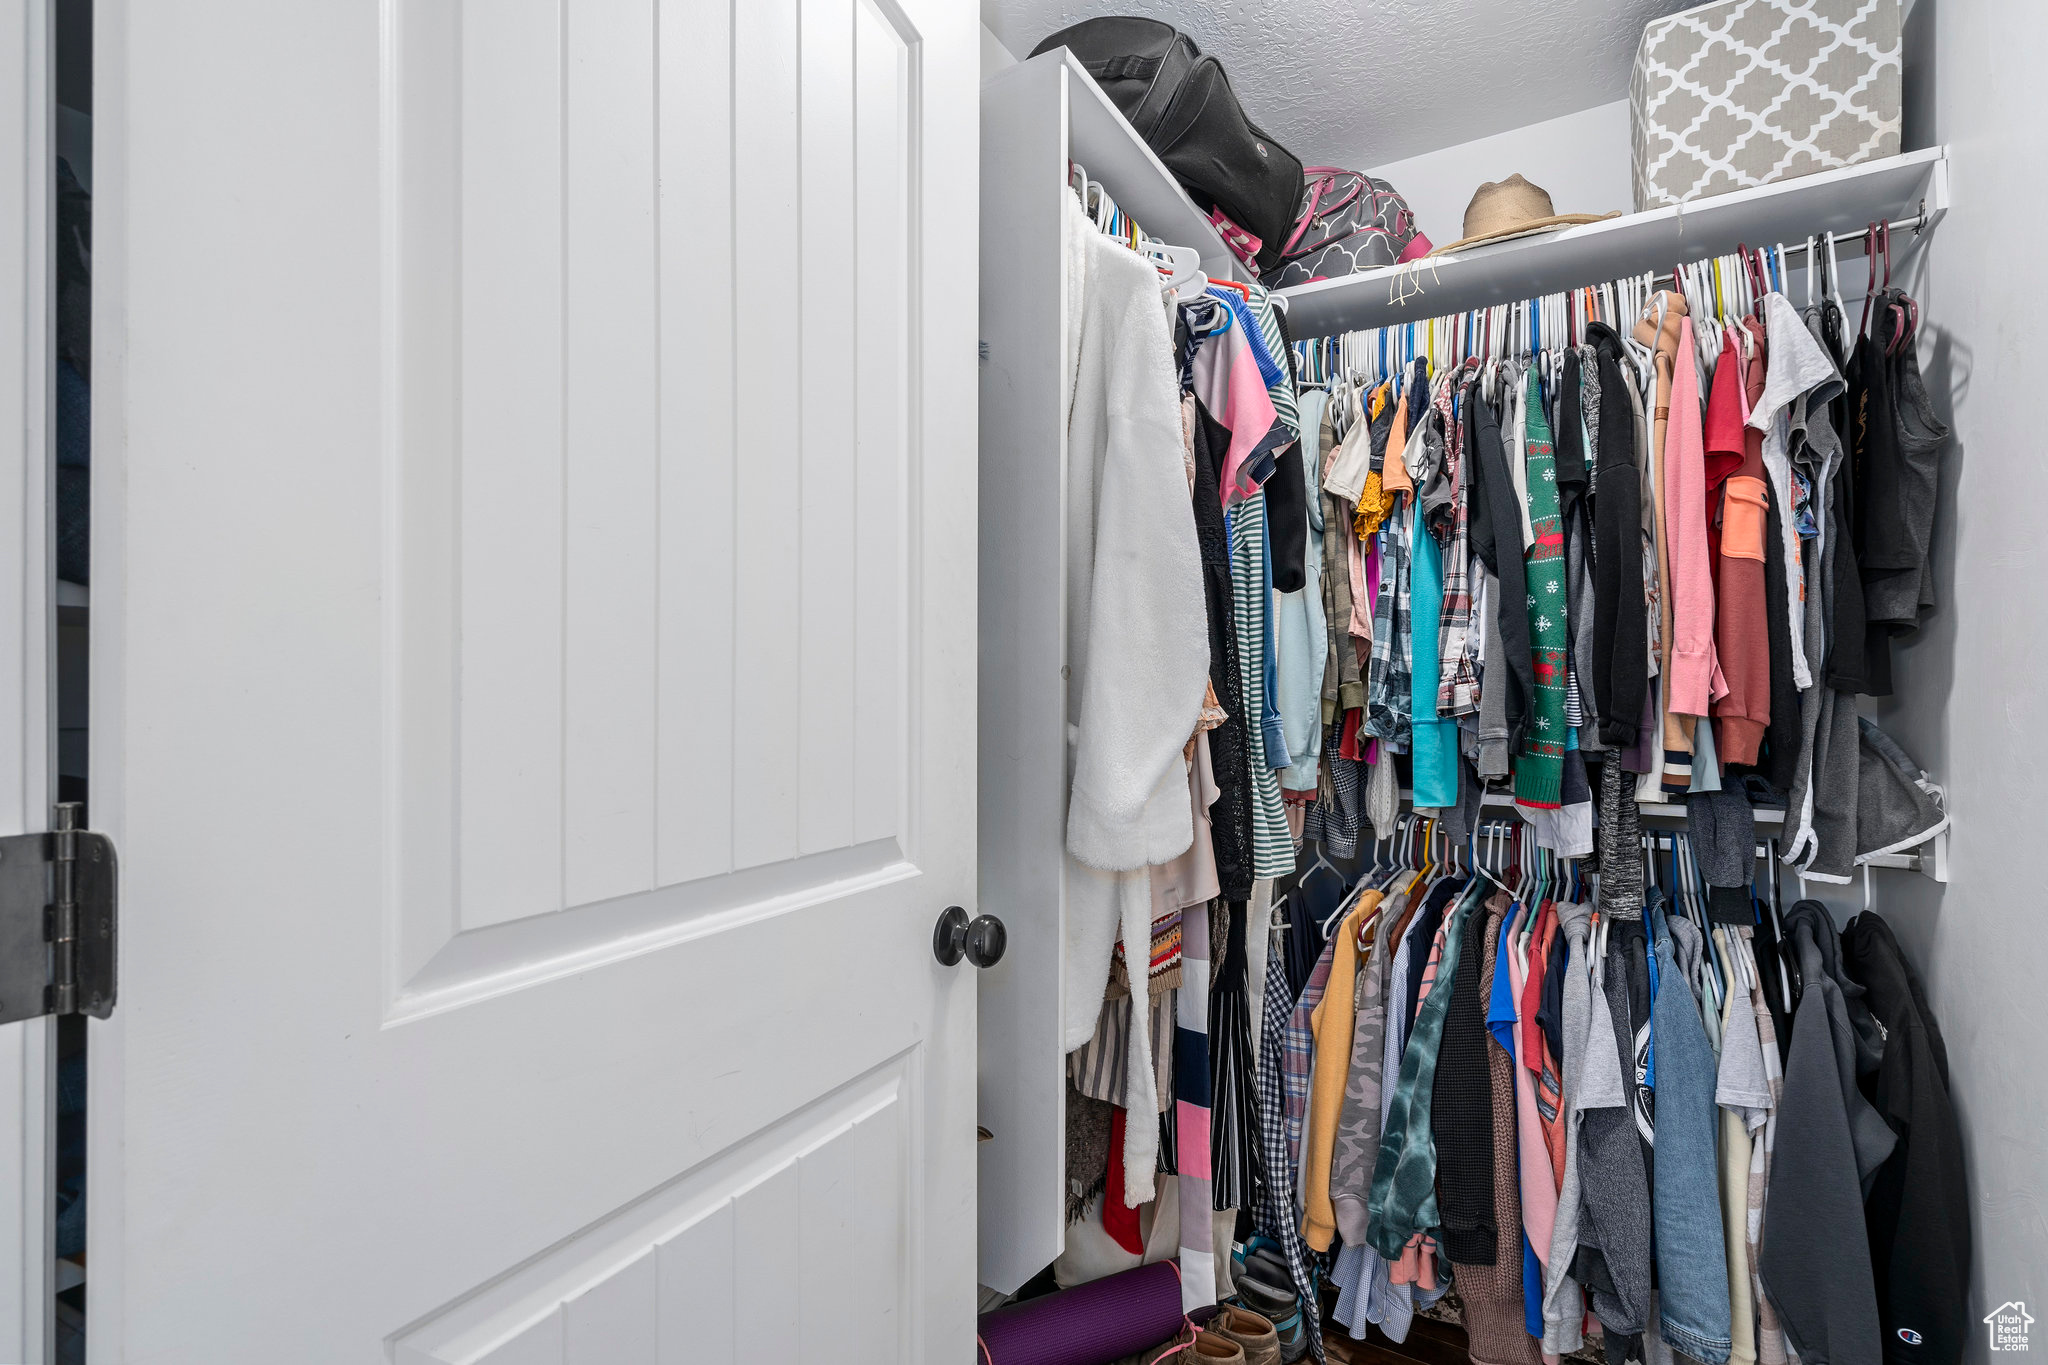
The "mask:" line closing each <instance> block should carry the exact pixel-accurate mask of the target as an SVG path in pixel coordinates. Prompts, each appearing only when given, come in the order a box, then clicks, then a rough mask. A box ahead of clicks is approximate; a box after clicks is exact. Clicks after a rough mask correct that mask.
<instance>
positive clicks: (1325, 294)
mask: <svg viewBox="0 0 2048 1365" xmlns="http://www.w3.org/2000/svg"><path fill="white" fill-rule="evenodd" d="M1077 103H1078V101H1077ZM1947 209H1948V149H1947V148H1945V147H1928V148H1924V149H1922V150H1920V151H1917V152H1906V153H1903V154H1902V155H1899V156H1892V157H1885V158H1884V159H1882V160H1879V161H1867V162H1864V163H1863V164H1861V165H1857V166H1845V167H1843V168H1842V169H1840V170H1834V171H1823V172H1821V173H1819V174H1817V175H1808V176H1802V177H1800V178H1799V179H1797V180H1783V181H1779V182H1778V183H1776V184H1773V185H1760V186H1757V187H1755V188H1753V189H1746V190H1737V191H1735V192H1734V193H1732V194H1723V195H1716V196H1714V197H1713V198H1710V199H1695V200H1693V201H1692V202H1691V203H1689V204H1675V205H1671V206H1669V207H1666V208H1660V209H1651V210H1649V211H1647V212H1645V213H1631V214H1625V215H1623V216H1622V217H1619V218H1607V219H1603V220H1602V221H1600V222H1597V223H1584V224H1580V225H1579V226H1577V227H1570V228H1566V229H1564V230H1563V231H1561V232H1556V233H1551V234H1548V235H1545V236H1537V237H1523V238H1519V239H1516V240H1513V241H1506V242H1492V243H1486V244H1483V245H1480V246H1476V247H1470V248H1467V249H1465V250H1463V251H1458V252H1454V253H1452V254H1450V255H1446V256H1438V257H1435V258H1433V259H1425V260H1421V261H1411V262H1409V263H1407V264H1405V265H1396V266H1385V267H1382V268H1381V269H1378V270H1368V271H1363V272H1361V273H1359V274H1356V275H1347V276H1344V277H1343V278H1341V279H1333V280H1316V281H1314V282H1312V283H1309V284H1301V285H1296V286H1294V287H1293V288H1291V289H1282V290H1280V291H1278V297H1280V298H1283V299H1286V300H1288V302H1289V304H1290V307H1289V309H1288V319H1289V321H1290V322H1291V324H1292V331H1293V333H1294V335H1295V337H1296V338H1297V339H1301V338H1307V337H1321V336H1331V335H1334V334H1336V333H1339V332H1351V331H1359V330H1362V329H1364V328H1368V327H1385V326H1388V325H1390V324H1394V323H1401V322H1421V321H1426V320H1427V319H1429V318H1433V317H1441V316H1443V315H1445V314H1447V313H1459V312H1463V311H1465V310H1466V309H1469V308H1485V307H1488V306H1491V305H1493V304H1497V303H1509V302H1513V301H1515V300H1518V299H1527V298H1533V297H1535V296H1537V295H1539V294H1552V293H1558V292H1561V291H1563V290H1567V289H1574V288H1577V287H1579V286H1581V285H1588V284H1599V283H1603V282H1605V281H1607V280H1612V279H1616V278H1618V277H1620V276H1623V275H1631V274H1640V273H1641V272H1642V271H1645V270H1657V271H1659V272H1663V271H1668V270H1669V269H1670V268H1671V267H1672V266H1673V265H1674V264H1676V263H1678V262H1680V261H1695V260H1699V259H1701V258H1702V257H1706V256H1717V255H1721V254H1722V253H1724V252H1729V251H1733V250H1734V249H1735V247H1736V245H1737V244H1738V243H1747V244H1748V245H1749V246H1752V247H1756V246H1762V245H1765V244H1767V243H1779V242H1783V243H1787V244H1790V243H1792V242H1794V241H1799V240H1803V239H1804V238H1806V237H1807V236H1808V235H1809V234H1812V233H1818V232H1823V231H1825V232H1848V231H1852V230H1856V229H1860V228H1862V227H1863V226H1864V225H1865V224H1867V223H1869V222H1871V221H1873V220H1876V219H1886V220H1892V221H1896V220H1899V219H1903V218H1910V217H1912V216H1914V215H1915V214H1921V215H1924V221H1923V222H1922V224H1921V227H1920V229H1919V230H1920V231H1922V232H1924V231H1925V230H1926V229H1927V228H1930V227H1932V226H1933V225H1934V224H1935V223H1936V222H1939V221H1940V219H1941V216H1942V214H1943V213H1945V212H1946V211H1947ZM1906 244H1907V243H1906V242H1904V241H1901V242H1899V243H1898V245H1899V246H1901V247H1903V246H1905V245H1906Z"/></svg>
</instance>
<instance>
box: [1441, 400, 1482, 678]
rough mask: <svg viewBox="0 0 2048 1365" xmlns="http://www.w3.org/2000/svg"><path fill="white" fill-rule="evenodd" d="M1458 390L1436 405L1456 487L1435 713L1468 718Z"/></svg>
mask: <svg viewBox="0 0 2048 1365" xmlns="http://www.w3.org/2000/svg"><path fill="white" fill-rule="evenodd" d="M1453 387H1454V386H1453V385H1452V384H1451V383H1449V382H1446V383H1443V384H1441V385H1439V386H1438V388H1437V393H1436V399H1435V402H1434V404H1433V406H1434V408H1435V410H1436V415H1437V417H1438V418H1439V419H1440V420H1441V421H1442V423H1443V432H1444V478H1445V479H1446V480H1448V481H1449V483H1450V486H1451V506H1450V513H1449V520H1450V536H1449V539H1448V541H1447V543H1446V544H1445V546H1444V604H1443V610H1442V611H1441V612H1439V613H1438V616H1437V660H1438V665H1437V669H1438V676H1437V692H1436V713H1437V715H1438V716H1440V717H1446V718H1448V717H1450V716H1469V715H1472V714H1474V713H1476V712H1477V711H1478V710H1479V673H1478V670H1477V669H1476V668H1475V667H1474V666H1473V664H1474V657H1473V643H1472V637H1473V634H1474V631H1473V629H1472V578H1471V570H1470V566H1471V562H1472V533H1471V523H1470V504H1471V499H1470V497H1469V496H1468V488H1467V483H1466V479H1465V459H1464V455H1465V441H1464V434H1465V427H1464V424H1463V423H1461V422H1460V421H1458V419H1457V417H1456V416H1455V415H1454V414H1453V413H1452V411H1451V390H1452V388H1453Z"/></svg>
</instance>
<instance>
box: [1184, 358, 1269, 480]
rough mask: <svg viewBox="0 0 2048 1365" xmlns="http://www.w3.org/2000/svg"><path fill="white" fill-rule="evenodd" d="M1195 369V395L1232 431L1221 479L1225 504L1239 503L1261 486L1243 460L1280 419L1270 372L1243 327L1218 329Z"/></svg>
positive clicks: (1196, 362)
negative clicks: (1267, 374) (1266, 373)
mask: <svg viewBox="0 0 2048 1365" xmlns="http://www.w3.org/2000/svg"><path fill="white" fill-rule="evenodd" d="M1219 343H1220V344H1219ZM1194 369H1195V376H1194V377H1195V396H1196V397H1198V398H1200V399H1201V400H1202V406H1203V407H1205V408H1207V409H1208V410H1209V415H1210V416H1211V417H1214V418H1215V419H1216V420H1217V421H1219V422H1221V423H1222V424H1223V425H1224V426H1225V427H1226V428H1228V429H1229V431H1230V449H1229V450H1227V451H1225V452H1224V455H1223V468H1222V469H1220V470H1218V471H1217V475H1218V477H1217V484H1218V491H1219V492H1220V493H1221V494H1222V496H1223V505H1224V506H1225V507H1234V506H1236V505H1237V504H1238V503H1240V502H1243V501H1244V500H1245V499H1246V498H1248V497H1250V496H1251V495H1252V494H1254V493H1256V492H1258V491H1259V486H1258V484H1256V483H1254V482H1252V481H1251V479H1250V478H1249V476H1248V475H1247V474H1246V473H1245V469H1244V462H1245V459H1246V457H1247V456H1249V455H1250V454H1251V453H1252V452H1253V451H1254V450H1256V449H1258V447H1259V443H1260V442H1261V441H1263V440H1265V439H1266V434H1267V433H1268V432H1270V431H1271V430H1272V429H1273V424H1274V423H1275V422H1277V421H1279V420H1280V418H1279V414H1277V413H1275V412H1274V411H1273V400H1272V398H1271V397H1269V396H1268V394H1267V392H1266V380H1265V377H1264V376H1263V375H1261V374H1260V373H1259V366H1258V362H1257V361H1256V360H1255V359H1254V358H1253V357H1252V353H1251V346H1250V344H1249V343H1247V342H1246V341H1245V339H1244V333H1243V332H1242V331H1240V330H1239V329H1238V328H1235V327H1232V328H1231V329H1230V330H1228V331H1226V332H1222V333H1220V334H1218V335H1217V336H1216V337H1215V338H1213V339H1212V341H1211V343H1210V344H1209V345H1206V346H1204V347H1202V349H1201V350H1200V351H1199V352H1197V353H1196V355H1195V366H1194Z"/></svg>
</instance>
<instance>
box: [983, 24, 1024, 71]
mask: <svg viewBox="0 0 2048 1365" xmlns="http://www.w3.org/2000/svg"><path fill="white" fill-rule="evenodd" d="M1016 64H1017V55H1016V54H1015V53H1014V52H1011V51H1010V49H1008V48H1007V47H1004V46H1003V40H1002V39H1001V38H998V37H996V35H995V33H994V32H993V31H991V30H990V28H989V26H988V25H987V24H983V25H982V26H981V78H982V79H983V80H987V79H988V78H989V77H990V76H993V75H995V74H996V72H998V71H1001V70H1002V69H1003V68H1004V67H1006V66H1015V65H1016Z"/></svg>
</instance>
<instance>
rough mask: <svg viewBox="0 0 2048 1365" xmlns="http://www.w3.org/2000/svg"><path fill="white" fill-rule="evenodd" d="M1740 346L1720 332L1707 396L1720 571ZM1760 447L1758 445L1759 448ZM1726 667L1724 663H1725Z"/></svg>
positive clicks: (1740, 441)
mask: <svg viewBox="0 0 2048 1365" xmlns="http://www.w3.org/2000/svg"><path fill="white" fill-rule="evenodd" d="M1742 389H1743V373H1742V348H1741V346H1740V344H1739V343H1737V341H1736V340H1735V329H1734V328H1733V327H1730V328H1728V329H1727V330H1726V331H1725V332H1724V333H1722V341H1721V359H1720V360H1719V361H1718V362H1716V364H1715V365H1714V388H1713V392H1712V394H1711V395H1710V396H1709V397H1708V399H1707V419H1706V426H1705V434H1706V438H1707V563H1708V567H1709V571H1710V572H1713V573H1715V574H1716V575H1717V576H1718V574H1719V569H1720V563H1721V516H1720V511H1721V499H1720V498H1719V497H1718V496H1716V495H1717V494H1718V493H1719V492H1720V488H1721V485H1722V484H1723V483H1724V482H1726V481H1727V478H1728V476H1729V475H1730V474H1733V473H1734V472H1735V471H1736V470H1738V469H1740V468H1742V461H1743V454H1744V452H1745V451H1746V450H1747V449H1748V446H1749V442H1748V439H1747V437H1748V435H1749V433H1748V432H1747V431H1745V430H1744V429H1743V425H1742V419H1743V411H1742ZM1759 449H1761V447H1759ZM1724 667H1725V665H1724Z"/></svg>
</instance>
